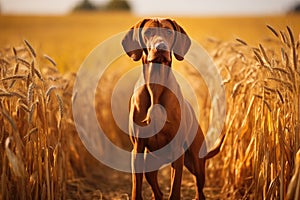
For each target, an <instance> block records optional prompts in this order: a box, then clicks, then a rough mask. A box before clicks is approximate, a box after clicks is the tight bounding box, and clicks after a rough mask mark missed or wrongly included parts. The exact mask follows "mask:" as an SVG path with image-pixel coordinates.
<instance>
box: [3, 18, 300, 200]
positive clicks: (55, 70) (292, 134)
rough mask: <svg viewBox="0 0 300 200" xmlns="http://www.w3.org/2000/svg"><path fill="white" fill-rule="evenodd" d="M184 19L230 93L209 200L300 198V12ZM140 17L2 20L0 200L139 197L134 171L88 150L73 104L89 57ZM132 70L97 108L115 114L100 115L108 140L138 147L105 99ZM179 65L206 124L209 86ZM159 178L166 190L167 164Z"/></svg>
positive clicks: (188, 181)
mask: <svg viewBox="0 0 300 200" xmlns="http://www.w3.org/2000/svg"><path fill="white" fill-rule="evenodd" d="M176 19H177V20H178V21H179V23H180V24H182V25H183V27H184V28H185V29H186V31H187V32H188V33H189V34H190V36H191V37H192V38H193V39H195V40H197V41H198V42H199V43H201V44H203V46H204V47H205V48H206V49H207V51H208V53H209V55H210V56H211V57H212V58H213V61H214V62H215V64H216V65H217V67H218V69H219V70H220V73H221V76H222V78H223V83H224V86H225V90H226V106H227V111H226V113H227V115H226V123H225V131H226V137H225V144H224V145H223V147H222V151H221V153H220V154H219V155H218V156H216V157H215V158H213V159H211V160H209V161H208V162H207V166H206V167H207V170H206V177H207V178H206V180H207V181H206V185H205V189H204V193H205V195H206V197H207V199H295V200H296V199H299V198H300V151H299V148H300V134H299V131H300V127H299V122H300V58H299V52H300V34H299V33H300V25H299V23H298V22H299V19H300V16H297V15H288V16H274V17H271V16H269V17H260V18H254V17H244V18H234V17H227V18H222V19H220V18H176ZM137 20H138V18H137V17H135V16H132V15H130V14H128V13H105V14H98V13H96V14H95V13H94V14H87V13H81V14H74V15H70V16H61V17H32V16H24V17H22V16H0V25H1V30H0V45H1V47H0V125H1V126H0V128H1V134H0V142H1V146H0V163H1V165H0V173H1V182H0V193H1V197H0V199H3V200H6V199H49V200H50V199H129V196H130V192H131V191H130V188H131V186H130V183H131V179H130V174H128V173H123V172H118V171H115V170H112V169H110V168H109V167H106V166H104V165H102V164H101V163H99V162H98V161H97V160H96V159H95V158H93V157H92V156H91V155H90V154H89V153H88V152H87V151H86V149H85V147H84V146H83V144H82V143H81V141H80V138H79V137H78V134H77V131H76V128H75V125H74V120H73V116H72V107H71V105H72V98H74V96H73V97H72V95H73V94H72V92H73V85H74V80H75V77H76V70H77V69H78V68H79V66H80V64H81V63H82V62H83V59H84V58H85V57H86V56H87V55H88V53H89V52H90V51H91V50H92V49H93V48H94V47H95V46H96V45H97V44H99V43H100V42H102V41H104V40H105V39H107V38H109V37H111V36H112V35H114V34H117V33H118V32H122V31H125V30H127V29H128V28H129V27H130V26H132V25H133V24H134V23H135V22H136V21H137ZM221 25H223V26H221ZM224 26H226V27H227V28H226V31H222V30H224V28H223V27H224ZM121 62H122V60H121ZM128 63H129V64H128ZM128 63H124V65H125V66H128V65H130V62H128ZM119 65H120V62H119V63H118V67H119ZM114 69H115V68H114ZM122 70H124V69H120V70H115V73H108V74H107V76H106V77H105V78H104V79H103V81H104V82H105V87H104V88H99V90H101V94H105V95H100V94H97V95H96V97H97V98H96V101H97V102H96V104H97V105H99V106H100V107H99V109H98V110H102V111H103V109H105V110H108V112H104V111H103V112H101V113H99V120H104V122H103V124H106V128H107V132H109V133H110V135H108V137H109V138H110V139H111V140H112V141H113V142H114V143H115V144H117V145H118V146H120V147H122V148H124V149H126V150H130V149H131V146H130V142H129V140H128V138H127V136H126V135H125V134H123V133H122V132H121V131H120V130H119V129H118V127H117V126H116V125H115V123H114V121H113V117H112V115H111V113H110V112H109V105H108V104H107V102H109V101H108V99H109V98H110V97H111V92H112V90H113V88H114V83H115V82H116V81H117V80H118V78H119V77H120V75H121V74H122V73H123V71H122ZM180 70H182V73H183V74H185V75H186V76H187V77H189V79H190V80H192V82H194V83H195V84H194V85H193V87H194V88H195V91H197V93H199V94H198V95H197V97H198V98H199V99H200V100H199V101H200V102H201V109H202V110H203V112H202V114H203V116H202V117H200V118H203V121H201V122H200V124H201V126H203V127H207V124H208V123H209V119H210V118H209V115H210V108H211V107H212V105H211V103H207V101H208V100H207V99H203V98H204V97H205V96H207V91H205V90H203V88H202V86H203V84H204V83H203V82H201V80H197V79H196V78H197V77H196V76H194V75H193V72H192V71H190V70H189V69H187V68H182V69H180ZM84 112H85V111H84V110H83V113H84ZM103 113H104V114H103ZM85 119H86V118H85ZM86 120H87V121H86V123H88V119H86ZM204 129H205V128H204ZM91 132H92V131H91ZM91 134H92V133H91ZM159 176H160V179H161V180H160V185H161V187H162V190H163V191H164V193H166V192H168V191H169V189H170V188H169V178H168V177H169V171H168V169H165V170H162V172H160V174H159ZM183 179H184V180H183V183H182V199H192V198H193V197H194V189H193V187H192V186H193V180H192V177H191V176H190V175H189V174H188V173H187V171H185V172H184V177H183ZM144 187H145V194H144V196H145V197H146V199H149V198H151V192H150V189H149V186H148V185H147V184H144ZM165 197H166V195H165Z"/></svg>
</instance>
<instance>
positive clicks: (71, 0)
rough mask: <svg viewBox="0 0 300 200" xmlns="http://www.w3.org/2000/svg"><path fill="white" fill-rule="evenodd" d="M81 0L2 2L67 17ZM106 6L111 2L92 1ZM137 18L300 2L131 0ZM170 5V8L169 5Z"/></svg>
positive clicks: (267, 9)
mask: <svg viewBox="0 0 300 200" xmlns="http://www.w3.org/2000/svg"><path fill="white" fill-rule="evenodd" d="M79 1H80V0H0V9H1V12H2V13H6V14H66V13H68V12H69V11H70V10H71V9H72V8H73V7H74V6H75V5H76V4H77V3H78V2H79ZM90 1H91V2H94V3H96V4H103V3H105V2H107V1H108V0H90ZM128 1H129V2H130V3H131V6H132V9H133V11H134V13H135V14H137V15H155V14H161V15H235V14H236V15H243V14H244V15H248V14H249V15H251V14H252V15H253V14H254V15H255V14H257V15H259V14H281V13H284V12H286V11H287V10H289V9H290V8H291V7H292V5H295V4H296V3H300V0H128ZM170 5H171V6H170Z"/></svg>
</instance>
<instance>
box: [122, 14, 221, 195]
mask: <svg viewBox="0 0 300 200" xmlns="http://www.w3.org/2000/svg"><path fill="white" fill-rule="evenodd" d="M122 45H123V48H124V50H125V51H126V53H127V54H128V56H130V57H131V58H132V59H133V60H134V61H138V60H140V59H142V62H143V70H142V75H141V77H140V79H139V81H138V83H137V85H136V87H135V91H134V94H133V96H132V98H131V102H130V116H129V123H130V126H129V129H130V130H129V131H130V138H131V140H132V143H133V145H134V148H133V152H132V199H133V200H135V199H142V180H143V172H145V176H146V179H147V181H148V182H149V184H150V185H151V188H152V190H153V194H154V198H155V199H163V194H162V192H161V190H160V189H159V186H158V182H157V172H158V171H157V170H158V169H159V167H160V166H162V165H164V164H168V163H170V162H171V163H172V164H171V167H172V168H171V170H172V171H171V191H170V196H169V199H180V187H181V177H182V168H183V165H185V166H186V167H187V168H188V170H189V171H190V172H191V173H192V174H193V175H195V177H196V185H197V194H196V195H197V196H196V198H197V199H205V197H204V194H203V187H204V181H205V160H206V159H208V158H211V157H213V156H215V155H216V154H217V153H218V152H219V151H220V146H221V144H222V142H223V140H224V136H223V137H222V138H221V142H220V143H219V145H218V146H217V147H216V148H215V149H213V150H212V151H210V152H208V153H206V146H205V140H204V135H203V132H202V130H201V128H200V126H199V124H198V121H197V119H196V117H195V113H194V111H193V110H192V108H191V106H190V104H189V103H188V102H187V101H186V100H185V99H184V98H183V96H182V93H181V90H180V87H179V85H178V83H177V81H176V79H175V76H174V74H173V73H172V69H171V63H172V53H174V56H175V58H176V59H177V60H183V59H184V56H185V54H186V53H187V51H188V50H189V48H190V45H191V40H190V38H189V37H188V36H187V34H186V32H185V31H184V30H183V28H182V27H181V26H179V25H178V24H177V23H176V22H175V21H174V20H171V19H157V18H155V19H143V20H141V21H140V22H138V23H137V24H136V25H135V26H133V27H132V28H131V29H130V30H129V31H128V33H127V34H126V35H125V37H124V39H123V41H122ZM158 105H159V106H158ZM202 143H203V147H202V148H201V146H202ZM200 148H201V151H203V152H204V153H205V155H206V156H204V157H203V158H199V152H200ZM162 149H164V151H162ZM141 155H144V156H141ZM153 166H154V167H153Z"/></svg>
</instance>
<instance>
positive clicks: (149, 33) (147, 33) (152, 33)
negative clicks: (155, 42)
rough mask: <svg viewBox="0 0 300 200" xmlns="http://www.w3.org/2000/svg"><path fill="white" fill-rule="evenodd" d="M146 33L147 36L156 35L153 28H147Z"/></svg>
mask: <svg viewBox="0 0 300 200" xmlns="http://www.w3.org/2000/svg"><path fill="white" fill-rule="evenodd" d="M144 34H145V36H147V37H150V36H152V35H154V31H153V30H152V29H147V30H146V31H145V33H144Z"/></svg>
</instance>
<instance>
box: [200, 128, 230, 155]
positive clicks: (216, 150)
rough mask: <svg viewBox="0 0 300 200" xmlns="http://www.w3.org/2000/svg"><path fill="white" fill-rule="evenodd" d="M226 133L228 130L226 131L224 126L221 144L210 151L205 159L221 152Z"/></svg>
mask: <svg viewBox="0 0 300 200" xmlns="http://www.w3.org/2000/svg"><path fill="white" fill-rule="evenodd" d="M225 133H226V131H225V128H224V129H223V131H222V137H221V139H220V142H219V144H218V145H217V146H216V147H215V148H214V149H213V150H211V151H210V152H208V153H207V154H206V156H205V157H204V158H205V160H207V159H210V158H212V157H214V156H215V155H217V154H218V153H219V152H220V149H221V146H222V144H223V142H224V139H225V135H226V134H225Z"/></svg>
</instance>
